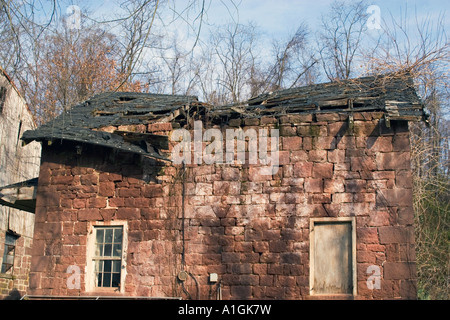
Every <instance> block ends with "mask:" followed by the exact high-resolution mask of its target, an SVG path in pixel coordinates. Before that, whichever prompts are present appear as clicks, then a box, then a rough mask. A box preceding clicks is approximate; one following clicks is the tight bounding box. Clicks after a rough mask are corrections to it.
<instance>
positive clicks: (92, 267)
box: [86, 221, 128, 293]
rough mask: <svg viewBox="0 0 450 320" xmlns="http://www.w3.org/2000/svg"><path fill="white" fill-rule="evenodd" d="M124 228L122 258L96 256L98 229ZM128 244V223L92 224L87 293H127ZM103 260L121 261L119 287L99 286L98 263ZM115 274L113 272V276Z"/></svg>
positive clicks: (87, 247) (89, 241)
mask: <svg viewBox="0 0 450 320" xmlns="http://www.w3.org/2000/svg"><path fill="white" fill-rule="evenodd" d="M117 227H122V252H121V254H120V256H118V257H114V256H99V255H96V246H97V240H96V235H97V229H101V228H117ZM127 243H128V224H127V222H126V221H107V222H103V221H96V222H93V223H90V225H89V232H88V236H87V241H86V250H87V252H86V253H87V254H86V256H87V261H86V291H87V292H106V293H108V292H109V293H114V292H120V293H124V292H125V277H126V256H127ZM100 260H103V261H106V260H111V261H113V260H116V261H118V260H120V261H121V263H120V265H121V267H120V268H121V269H120V280H119V287H99V286H98V285H97V283H98V282H97V281H98V279H97V270H96V264H97V262H98V261H100ZM112 273H113V272H111V274H112Z"/></svg>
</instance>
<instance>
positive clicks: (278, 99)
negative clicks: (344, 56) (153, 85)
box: [22, 73, 426, 160]
mask: <svg viewBox="0 0 450 320" xmlns="http://www.w3.org/2000/svg"><path fill="white" fill-rule="evenodd" d="M366 111H378V112H383V113H384V114H385V116H386V117H389V118H390V119H403V120H420V119H426V113H425V110H424V106H423V104H422V102H421V101H420V99H419V97H418V96H417V94H416V91H415V89H414V85H413V81H412V78H411V77H410V76H409V75H408V74H398V73H397V74H388V75H381V76H373V77H363V78H357V79H350V80H343V81H336V82H329V83H322V84H315V85H310V86H305V87H300V88H293V89H287V90H281V91H277V92H271V93H265V94H262V95H260V96H258V97H255V98H251V99H250V100H248V101H247V102H246V103H242V104H235V105H228V106H215V107H212V106H210V105H208V104H205V103H201V102H199V101H198V99H197V98H196V97H194V96H182V95H161V94H148V93H130V92H115V93H103V94H99V95H96V96H94V97H92V98H91V99H89V100H87V101H85V102H83V103H80V104H79V105H77V106H75V107H73V108H72V109H70V110H69V111H66V112H64V113H63V114H61V115H60V116H58V117H57V118H55V119H54V120H52V121H50V122H49V123H46V124H44V125H42V126H40V127H39V128H37V129H36V130H33V131H26V132H25V133H24V134H23V136H22V140H24V141H25V142H27V143H28V142H30V141H32V140H37V141H46V140H49V141H52V140H60V139H61V140H71V141H78V142H82V143H90V144H97V145H102V146H106V147H111V148H115V149H118V150H122V151H128V152H134V153H138V154H142V155H144V156H149V157H153V158H157V159H163V160H168V159H166V158H165V157H164V156H163V155H161V154H160V153H159V152H158V150H159V149H168V148H167V146H168V137H167V136H157V135H152V134H148V133H141V134H137V133H127V132H119V131H115V132H113V133H109V132H104V131H99V130H98V129H100V128H102V127H108V126H114V127H118V126H123V125H138V124H148V123H154V122H169V121H172V120H174V119H177V120H180V119H181V120H182V119H183V118H184V119H186V114H191V115H192V114H194V113H197V114H205V112H207V114H208V116H209V117H211V118H212V119H215V122H216V123H226V121H227V120H229V119H230V118H236V117H260V116H262V115H275V116H278V115H283V114H291V113H322V112H337V113H352V112H366ZM185 123H186V122H185Z"/></svg>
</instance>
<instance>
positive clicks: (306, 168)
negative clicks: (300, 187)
mask: <svg viewBox="0 0 450 320" xmlns="http://www.w3.org/2000/svg"><path fill="white" fill-rule="evenodd" d="M312 169H313V163H312V162H297V163H295V164H294V177H296V178H309V177H311V176H312Z"/></svg>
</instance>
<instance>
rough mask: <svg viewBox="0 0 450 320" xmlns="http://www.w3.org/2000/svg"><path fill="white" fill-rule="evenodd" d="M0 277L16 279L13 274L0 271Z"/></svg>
mask: <svg viewBox="0 0 450 320" xmlns="http://www.w3.org/2000/svg"><path fill="white" fill-rule="evenodd" d="M0 278H1V279H10V280H15V279H16V277H15V276H14V275H13V274H8V273H0Z"/></svg>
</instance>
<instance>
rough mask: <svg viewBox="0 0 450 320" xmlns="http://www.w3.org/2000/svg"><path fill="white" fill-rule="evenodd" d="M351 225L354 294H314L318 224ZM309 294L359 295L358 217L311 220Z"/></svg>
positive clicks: (320, 294) (324, 294)
mask: <svg viewBox="0 0 450 320" xmlns="http://www.w3.org/2000/svg"><path fill="white" fill-rule="evenodd" d="M342 222H347V223H350V226H351V240H352V244H351V251H352V275H351V277H352V287H353V290H352V293H316V292H314V268H315V233H314V229H315V228H314V227H315V224H316V223H322V224H324V223H325V224H327V223H328V224H333V223H342ZM309 257H310V258H309V294H310V295H311V296H334V297H355V296H356V295H357V293H358V292H357V287H358V285H357V284H358V282H357V269H356V268H357V267H356V217H326V218H310V228H309Z"/></svg>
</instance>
